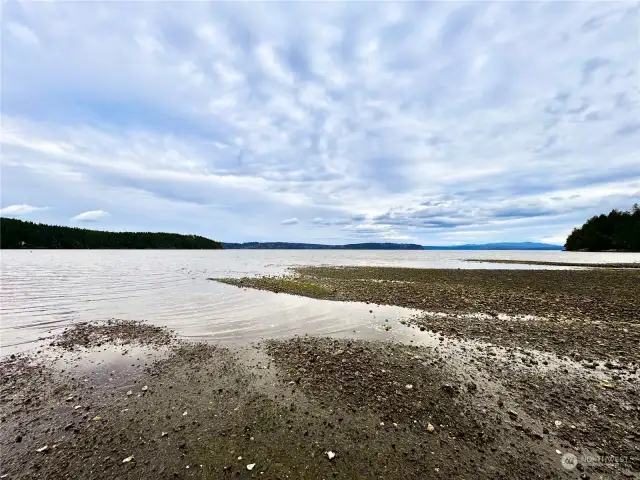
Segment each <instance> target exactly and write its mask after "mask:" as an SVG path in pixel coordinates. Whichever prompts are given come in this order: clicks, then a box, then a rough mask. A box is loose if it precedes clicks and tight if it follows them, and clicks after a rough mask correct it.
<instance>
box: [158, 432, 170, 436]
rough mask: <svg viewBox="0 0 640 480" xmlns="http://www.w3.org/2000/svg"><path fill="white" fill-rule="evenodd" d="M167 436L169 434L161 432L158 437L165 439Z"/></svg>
mask: <svg viewBox="0 0 640 480" xmlns="http://www.w3.org/2000/svg"><path fill="white" fill-rule="evenodd" d="M167 435H169V433H168V432H162V433H161V434H160V436H161V437H166V436H167Z"/></svg>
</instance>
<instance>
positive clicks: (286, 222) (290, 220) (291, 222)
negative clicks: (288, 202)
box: [280, 217, 298, 225]
mask: <svg viewBox="0 0 640 480" xmlns="http://www.w3.org/2000/svg"><path fill="white" fill-rule="evenodd" d="M297 223H298V219H297V218H295V217H294V218H287V219H286V220H282V221H281V222H280V225H296V224H297Z"/></svg>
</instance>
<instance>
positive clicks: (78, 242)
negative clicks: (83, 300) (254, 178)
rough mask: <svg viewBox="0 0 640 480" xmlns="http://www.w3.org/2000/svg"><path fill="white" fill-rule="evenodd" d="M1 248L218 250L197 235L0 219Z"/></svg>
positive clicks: (218, 246) (211, 241)
mask: <svg viewBox="0 0 640 480" xmlns="http://www.w3.org/2000/svg"><path fill="white" fill-rule="evenodd" d="M0 225H1V227H0V247H1V248H131V249H139V248H140V249H142V248H177V249H221V248H222V244H221V243H220V242H216V241H214V240H210V239H208V238H205V237H200V236H197V235H180V234H178V233H161V232H157V233H156V232H103V231H100V230H88V229H85V228H73V227H61V226H57V225H44V224H41V223H33V222H25V221H22V220H16V219H13V218H0Z"/></svg>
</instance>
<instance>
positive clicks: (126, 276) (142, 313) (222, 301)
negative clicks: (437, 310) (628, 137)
mask: <svg viewBox="0 0 640 480" xmlns="http://www.w3.org/2000/svg"><path fill="white" fill-rule="evenodd" d="M466 258H500V259H516V260H542V261H563V262H583V263H598V262H602V263H606V262H638V261H640V254H626V253H596V254H594V253H569V252H525V251H342V250H338V251H318V250H226V251H213V250H189V251H175V250H149V251H118V250H79V251H78V250H76V251H70V250H34V251H28V250H18V251H11V250H4V251H2V253H1V259H0V266H1V277H0V278H1V285H0V321H1V324H0V349H1V350H0V354H2V355H6V354H8V353H13V352H15V351H22V350H27V349H29V348H32V347H33V346H35V345H37V344H38V343H39V342H46V339H47V338H50V337H51V336H53V335H55V334H56V333H59V332H60V331H61V330H62V329H63V328H64V327H66V326H68V325H70V324H73V323H76V322H82V321H93V320H106V319H109V318H118V319H129V320H146V321H148V322H151V323H154V324H159V325H164V326H167V327H169V328H171V329H173V330H175V331H177V332H178V334H180V335H181V336H182V337H185V338H189V339H193V340H206V341H214V342H215V341H220V342H224V343H245V342H250V341H255V340H260V339H262V338H275V337H284V336H290V335H294V334H304V333H314V334H323V335H332V336H333V335H335V336H345V337H346V336H349V337H354V338H379V337H394V336H406V334H405V333H400V332H395V331H393V330H392V331H391V332H386V331H385V330H384V328H383V326H384V324H385V320H387V319H389V320H390V321H392V322H395V321H396V320H398V319H399V318H402V317H406V316H408V315H410V314H411V313H413V312H412V311H411V310H408V309H403V308H399V307H391V306H380V307H376V306H370V305H365V304H358V303H347V304H342V303H337V302H328V301H319V300H312V299H307V298H301V297H294V296H290V295H284V294H274V293H271V292H262V291H254V290H244V289H239V288H236V287H233V286H229V285H223V284H220V283H217V282H212V281H208V280H207V278H208V277H221V276H245V275H256V274H277V273H282V272H284V271H285V270H286V269H287V267H290V266H293V265H370V266H373V265H380V266H403V267H434V268H485V269H486V268H502V269H504V268H515V269H523V268H524V269H531V268H545V267H536V266H531V265H507V264H500V265H495V264H488V263H469V262H464V261H463V260H464V259H466ZM546 268H558V267H546ZM369 310H373V313H370V312H369ZM403 340H406V338H404V339H403Z"/></svg>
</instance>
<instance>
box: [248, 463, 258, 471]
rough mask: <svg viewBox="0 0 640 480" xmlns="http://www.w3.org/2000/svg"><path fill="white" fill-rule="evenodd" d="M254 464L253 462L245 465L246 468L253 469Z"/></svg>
mask: <svg viewBox="0 0 640 480" xmlns="http://www.w3.org/2000/svg"><path fill="white" fill-rule="evenodd" d="M255 466H256V464H255V463H250V464H249V465H247V470H253V467H255Z"/></svg>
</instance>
